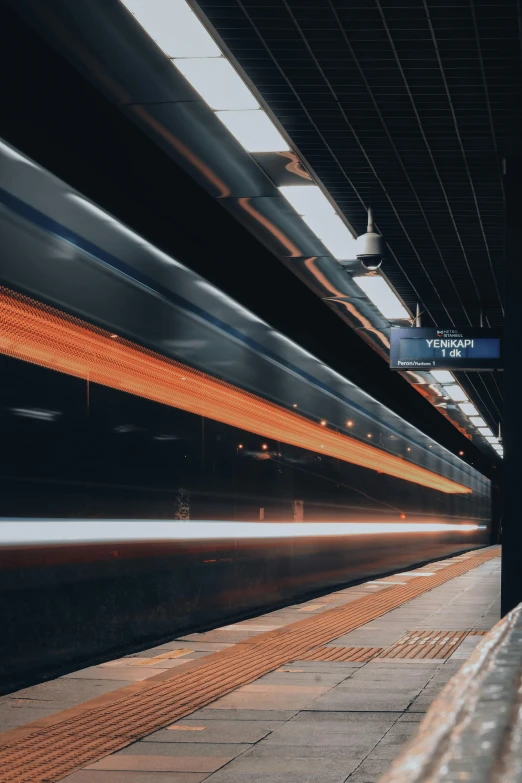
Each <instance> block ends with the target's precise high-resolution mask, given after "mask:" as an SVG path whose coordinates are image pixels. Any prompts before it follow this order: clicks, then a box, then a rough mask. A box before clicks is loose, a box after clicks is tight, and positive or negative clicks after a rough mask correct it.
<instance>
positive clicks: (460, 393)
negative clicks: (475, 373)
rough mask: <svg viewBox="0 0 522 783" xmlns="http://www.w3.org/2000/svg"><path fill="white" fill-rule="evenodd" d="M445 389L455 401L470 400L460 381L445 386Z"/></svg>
mask: <svg viewBox="0 0 522 783" xmlns="http://www.w3.org/2000/svg"><path fill="white" fill-rule="evenodd" d="M444 391H445V393H446V394H447V395H449V396H450V397H451V399H452V400H453V402H466V401H467V400H469V397H468V395H467V394H466V392H465V391H464V389H463V388H462V387H461V386H459V385H458V383H455V384H453V386H445V387H444Z"/></svg>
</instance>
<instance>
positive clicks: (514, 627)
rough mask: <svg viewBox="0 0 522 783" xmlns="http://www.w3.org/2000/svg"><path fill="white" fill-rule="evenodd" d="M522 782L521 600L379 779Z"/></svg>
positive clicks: (385, 782) (398, 782) (386, 782)
mask: <svg viewBox="0 0 522 783" xmlns="http://www.w3.org/2000/svg"><path fill="white" fill-rule="evenodd" d="M462 781H469V783H520V782H521V781H522V604H519V606H517V607H516V608H515V609H514V610H513V611H512V612H510V613H509V614H508V615H506V617H504V618H503V619H502V620H501V621H500V622H499V623H497V625H495V627H494V628H493V629H492V630H491V631H490V632H489V633H488V634H487V635H486V636H485V637H484V639H483V640H482V642H481V643H480V644H479V645H478V646H477V647H476V648H475V650H474V651H473V653H472V655H471V656H470V657H469V658H468V660H467V661H466V663H465V664H464V665H463V666H462V668H461V669H460V670H459V671H458V672H457V674H456V675H455V676H454V677H453V678H452V679H451V680H450V682H449V683H448V684H447V685H446V687H445V688H444V690H443V691H442V692H441V693H440V695H439V696H438V697H437V698H436V699H435V701H434V702H433V704H432V705H431V707H430V709H429V710H428V712H427V713H426V717H425V718H424V720H423V721H422V723H421V724H420V726H419V730H418V732H417V734H416V735H415V736H414V737H413V738H412V740H410V742H409V743H408V744H407V745H406V746H405V747H404V749H403V750H402V752H401V753H400V755H399V756H398V757H397V758H396V759H395V761H394V762H393V764H392V765H391V767H390V769H389V770H388V771H387V772H386V773H385V775H384V776H383V777H382V778H381V779H380V782H379V783H462Z"/></svg>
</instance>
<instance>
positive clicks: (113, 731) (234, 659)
mask: <svg viewBox="0 0 522 783" xmlns="http://www.w3.org/2000/svg"><path fill="white" fill-rule="evenodd" d="M498 553H499V548H498V547H495V548H493V547H492V548H489V549H488V550H486V551H483V552H480V551H479V552H477V553H470V554H468V555H465V556H460V557H458V558H455V559H453V560H449V561H448V565H447V566H446V567H445V568H441V569H440V570H439V571H437V573H435V574H434V575H433V576H429V577H418V578H413V579H411V580H410V581H409V582H408V584H406V585H397V586H393V587H390V588H387V589H384V590H381V591H379V593H378V594H372V595H368V596H363V597H362V598H359V599H357V600H355V601H351V602H349V603H347V604H344V605H343V606H340V607H336V608H333V609H329V610H327V611H324V612H321V614H319V615H316V616H314V617H310V618H306V619H305V620H300V621H298V622H296V623H293V624H291V625H288V626H284V627H283V628H281V629H279V630H277V631H270V632H268V633H265V634H259V635H258V636H256V637H253V638H252V639H250V640H249V642H248V643H243V644H240V645H235V646H234V647H231V648H228V649H226V650H222V651H220V652H217V653H214V654H212V655H209V656H207V657H205V658H202V659H201V663H199V661H198V662H196V665H195V666H193V668H190V669H188V670H186V671H183V672H176V670H173V673H172V675H171V676H169V678H168V679H165V678H162V679H161V680H159V681H158V680H156V681H153V680H149V682H148V683H147V684H146V687H144V688H142V689H141V690H139V691H137V692H135V693H130V695H128V696H126V697H125V698H121V697H120V698H118V696H117V692H116V694H115V696H114V697H113V699H114V700H113V701H107V702H104V703H103V704H100V705H99V706H95V707H90V708H87V709H85V710H84V711H82V712H79V713H78V714H75V715H74V716H72V717H68V718H66V719H64V720H62V721H60V720H59V717H58V719H57V720H56V722H54V723H51V724H50V725H46V726H44V727H40V728H38V727H34V730H32V731H30V733H26V734H24V733H22V734H20V733H18V734H17V738H15V739H13V740H12V741H8V742H7V743H6V744H4V745H3V747H0V770H1V772H0V781H2V782H3V783H7V782H8V781H9V782H11V781H16V782H17V783H50V782H51V781H56V780H59V779H60V778H63V777H65V776H66V775H68V774H70V773H71V772H74V771H75V770H77V769H81V768H82V767H84V766H86V765H87V764H90V763H92V762H94V761H96V760H97V759H100V758H103V757H104V756H107V755H109V754H110V753H114V752H115V751H117V750H119V749H120V748H123V747H125V746H126V745H129V744H130V743H132V742H135V741H136V740H138V739H141V738H142V737H145V736H147V735H148V734H151V733H152V732H154V731H157V730H158V729H160V728H163V727H165V726H168V725H169V724H171V723H173V722H174V721H177V720H179V719H180V718H183V717H185V716H186V715H189V714H190V713H191V712H194V711H195V710H197V709H200V708H201V707H204V706H205V705H207V704H210V703H211V702H213V701H215V700H216V699H218V698H220V697H221V696H224V695H225V694H227V693H230V692H231V691H234V690H235V689H236V688H239V687H240V686H242V685H246V684H247V683H250V682H253V681H254V680H256V679H258V678H259V677H261V676H263V675H264V674H268V673H269V672H271V671H274V670H275V669H277V668H279V666H281V665H283V664H285V663H287V662H288V661H290V660H300V659H301V658H302V656H303V655H306V653H307V652H310V651H311V650H312V649H315V648H317V647H318V646H320V645H325V644H327V643H328V642H331V641H333V640H334V639H337V638H338V637H339V636H341V635H343V634H345V633H348V632H349V631H352V630H354V629H355V628H358V627H360V626H361V625H364V624H365V623H368V622H370V621H371V620H374V619H376V618H377V617H381V616H382V615H384V614H386V613H387V612H390V611H391V610H392V609H396V608H397V607H399V606H401V605H402V604H404V603H405V602H406V601H411V600H412V599H413V598H416V597H417V596H419V595H422V594H423V593H425V592H427V591H429V590H433V589H434V588H435V587H438V586H439V585H442V584H444V583H445V582H448V581H449V580H450V579H454V578H455V577H457V576H461V575H462V574H464V573H466V572H467V571H470V570H471V569H473V568H476V567H477V566H479V565H481V564H482V563H484V562H486V561H487V560H490V559H492V558H493V557H497V556H498ZM189 666H191V665H190V664H189ZM10 737H12V735H10ZM1 742H2V736H1V735H0V744H1Z"/></svg>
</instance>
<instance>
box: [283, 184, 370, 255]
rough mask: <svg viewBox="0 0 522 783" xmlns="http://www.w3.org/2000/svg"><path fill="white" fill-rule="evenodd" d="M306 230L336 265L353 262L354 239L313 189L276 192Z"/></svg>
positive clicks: (286, 188)
mask: <svg viewBox="0 0 522 783" xmlns="http://www.w3.org/2000/svg"><path fill="white" fill-rule="evenodd" d="M279 190H280V192H281V193H282V195H283V196H284V197H285V198H286V200H287V201H288V202H289V203H290V204H291V205H292V207H293V208H294V209H295V211H296V212H297V214H298V215H300V216H301V218H302V219H303V220H304V222H305V223H306V224H307V226H308V228H311V229H312V231H313V232H314V234H315V235H316V236H317V237H318V238H319V239H320V240H321V242H322V243H323V245H324V246H325V247H326V248H328V250H329V251H330V253H331V254H332V256H333V257H334V258H336V259H337V260H338V261H344V260H349V259H352V258H355V253H356V250H355V249H356V242H357V240H356V238H355V237H354V236H353V235H352V233H351V232H350V230H349V228H348V226H347V225H346V224H345V223H344V222H343V220H342V218H341V217H340V216H339V215H338V214H337V213H336V211H335V208H334V207H333V206H332V204H331V203H330V202H329V201H328V199H327V198H326V196H325V194H324V193H323V191H322V190H321V188H319V187H318V186H317V185H288V186H283V187H280V188H279Z"/></svg>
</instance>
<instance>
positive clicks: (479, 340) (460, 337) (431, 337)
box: [390, 327, 502, 372]
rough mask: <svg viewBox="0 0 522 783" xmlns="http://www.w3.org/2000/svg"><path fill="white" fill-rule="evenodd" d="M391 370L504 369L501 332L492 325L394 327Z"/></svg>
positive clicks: (392, 332) (391, 332)
mask: <svg viewBox="0 0 522 783" xmlns="http://www.w3.org/2000/svg"><path fill="white" fill-rule="evenodd" d="M390 336H391V347H390V367H391V369H392V370H426V371H427V372H429V371H430V370H435V369H437V370H501V369H502V350H501V337H500V332H498V331H495V330H492V329H472V328H466V329H460V330H458V329H425V328H417V327H411V328H398V329H393V328H392V329H391V331H390Z"/></svg>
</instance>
